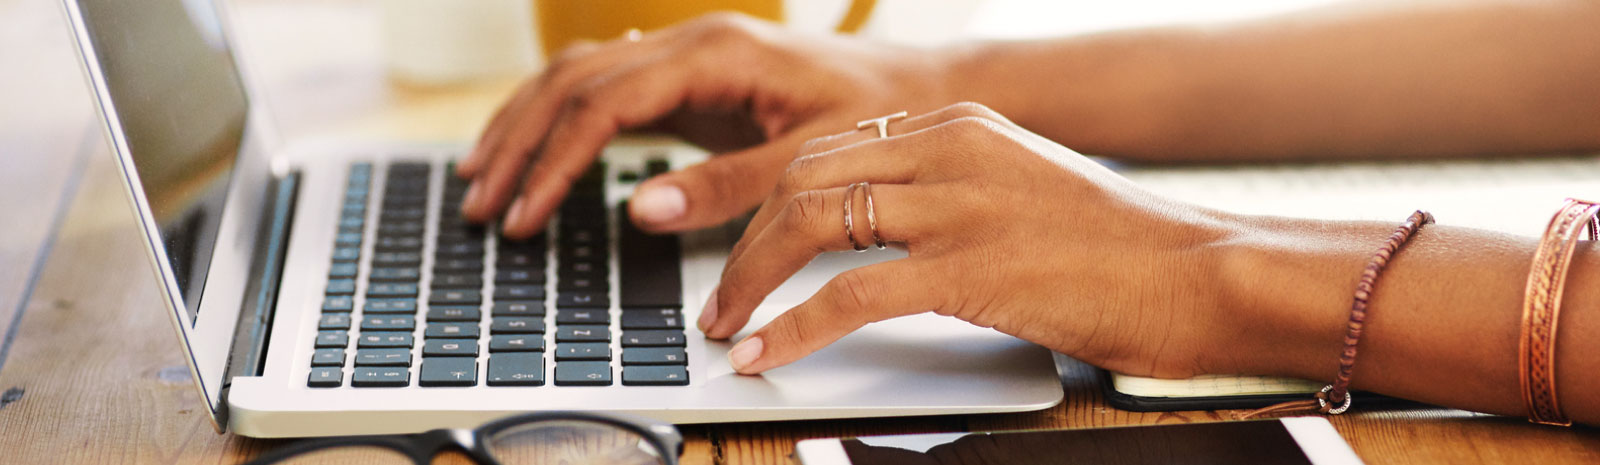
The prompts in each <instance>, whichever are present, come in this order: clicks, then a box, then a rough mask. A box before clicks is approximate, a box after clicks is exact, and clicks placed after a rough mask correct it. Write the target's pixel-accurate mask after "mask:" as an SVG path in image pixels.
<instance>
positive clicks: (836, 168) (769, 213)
mask: <svg viewBox="0 0 1600 465" xmlns="http://www.w3.org/2000/svg"><path fill="white" fill-rule="evenodd" d="M929 129H931V128H929ZM927 130H928V129H922V130H918V131H917V132H912V133H908V134H901V135H899V136H890V137H887V138H879V139H871V140H867V141H865V142H861V143H858V144H856V145H851V146H847V147H841V148H838V149H834V150H831V151H828V152H823V153H818V154H812V155H806V156H802V157H800V158H796V159H794V161H792V162H790V163H789V166H788V168H787V169H786V170H785V171H784V172H783V175H782V177H781V178H780V179H779V180H778V183H777V187H775V188H774V189H773V190H772V194H771V195H770V196H768V197H767V199H766V201H764V202H763V203H762V205H761V208H760V209H759V210H756V214H755V216H753V217H751V219H750V223H749V224H748V225H747V226H746V227H745V230H744V234H743V235H742V236H741V237H740V238H739V242H736V243H734V246H733V250H732V252H730V253H729V254H728V262H729V263H732V262H733V261H734V260H737V259H738V258H739V256H740V255H741V254H743V253H744V250H745V248H746V247H747V245H748V243H749V242H750V240H751V239H753V238H754V237H755V235H756V234H758V233H760V232H761V231H763V230H765V229H766V227H767V224H768V223H770V222H771V221H772V219H773V218H774V217H776V216H777V214H778V212H780V211H783V209H784V207H785V206H786V204H787V202H789V200H790V199H791V198H792V197H794V196H795V195H796V194H798V193H800V192H805V191H809V190H815V189H824V188H829V187H838V186H847V185H850V184H852V183H856V182H861V181H866V182H870V183H873V184H911V183H913V182H915V181H916V180H917V177H918V175H919V173H921V172H922V171H923V170H926V169H930V168H932V169H937V168H936V166H935V164H934V163H930V162H929V159H930V157H933V156H935V154H936V153H937V151H936V150H925V148H929V147H928V146H929V142H933V141H929V140H923V139H921V138H919V137H916V136H917V135H919V134H922V133H923V132H925V131H927Z"/></svg>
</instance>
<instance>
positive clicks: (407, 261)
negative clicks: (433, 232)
mask: <svg viewBox="0 0 1600 465" xmlns="http://www.w3.org/2000/svg"><path fill="white" fill-rule="evenodd" d="M421 264H422V254H421V253H419V252H378V253H375V254H372V266H373V267H380V266H417V265H421Z"/></svg>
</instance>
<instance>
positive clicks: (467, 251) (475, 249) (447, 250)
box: [434, 242, 483, 257]
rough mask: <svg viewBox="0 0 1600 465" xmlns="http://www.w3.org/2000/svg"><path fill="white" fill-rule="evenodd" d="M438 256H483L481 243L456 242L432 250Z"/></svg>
mask: <svg viewBox="0 0 1600 465" xmlns="http://www.w3.org/2000/svg"><path fill="white" fill-rule="evenodd" d="M434 253H435V254H437V255H439V256H451V257H481V256H483V243H482V242H458V243H454V244H445V245H440V246H439V247H438V248H436V249H435V250H434Z"/></svg>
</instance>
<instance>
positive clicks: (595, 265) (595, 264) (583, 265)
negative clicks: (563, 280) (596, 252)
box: [556, 260, 607, 277]
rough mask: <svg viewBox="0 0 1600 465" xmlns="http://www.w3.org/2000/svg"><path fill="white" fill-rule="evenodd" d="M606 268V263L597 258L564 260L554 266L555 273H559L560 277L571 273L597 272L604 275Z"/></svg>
mask: <svg viewBox="0 0 1600 465" xmlns="http://www.w3.org/2000/svg"><path fill="white" fill-rule="evenodd" d="M606 270H607V268H606V263H605V262H602V261H598V260H575V261H565V262H561V263H560V266H558V267H556V273H559V274H560V275H561V276H562V277H566V276H568V275H572V274H599V275H602V276H604V275H605V274H606Z"/></svg>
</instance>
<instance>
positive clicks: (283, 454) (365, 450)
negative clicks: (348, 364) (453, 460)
mask: <svg viewBox="0 0 1600 465" xmlns="http://www.w3.org/2000/svg"><path fill="white" fill-rule="evenodd" d="M447 448H452V449H459V450H460V451H463V452H465V453H466V454H467V456H468V457H471V458H472V459H473V461H476V462H477V463H480V464H484V465H522V464H553V463H559V464H573V465H581V464H627V465H677V463H678V456H679V455H681V454H683V436H682V435H680V434H678V429H677V428H674V427H673V426H672V425H671V424H669V423H663V422H659V421H655V420H649V419H644V418H640V417H633V416H624V415H615V414H599V413H584V412H539V413H530V414H524V415H516V416H511V417H506V418H502V419H499V420H495V421H493V422H491V423H488V424H485V425H483V426H479V427H478V428H476V429H436V430H432V431H427V432H422V433H416V434H407V435H389V436H351V437H342V438H327V439H314V440H308V441H302V442H298V443H295V444H290V445H288V446H285V447H282V448H278V449H275V450H273V451H271V452H268V453H267V454H265V455H262V456H260V457H257V458H256V459H255V460H252V461H251V462H250V463H251V464H254V465H267V464H288V465H299V464H312V463H339V464H365V463H371V464H395V463H414V464H417V465H426V464H428V463H430V462H432V461H433V458H434V456H436V455H438V454H439V453H440V452H443V451H444V450H445V449H447Z"/></svg>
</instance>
